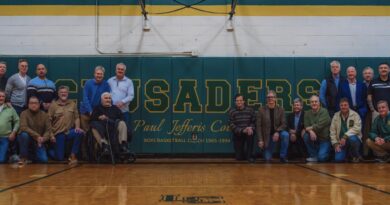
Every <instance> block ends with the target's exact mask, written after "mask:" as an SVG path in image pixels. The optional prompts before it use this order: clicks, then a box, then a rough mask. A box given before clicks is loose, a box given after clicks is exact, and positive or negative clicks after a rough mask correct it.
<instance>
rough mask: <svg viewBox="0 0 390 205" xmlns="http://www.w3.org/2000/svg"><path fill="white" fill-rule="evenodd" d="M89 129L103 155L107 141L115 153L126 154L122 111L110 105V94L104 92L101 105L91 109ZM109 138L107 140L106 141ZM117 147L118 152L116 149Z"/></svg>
mask: <svg viewBox="0 0 390 205" xmlns="http://www.w3.org/2000/svg"><path fill="white" fill-rule="evenodd" d="M91 129H92V134H93V136H94V137H95V139H96V141H97V142H98V144H99V145H100V146H101V148H102V149H103V154H108V151H109V148H108V143H107V140H110V142H111V143H110V144H111V148H113V151H114V152H115V153H118V152H120V153H128V147H127V146H128V144H127V126H126V123H125V122H124V117H123V113H122V111H121V110H120V109H119V108H118V107H117V106H113V105H112V100H111V94H110V93H109V92H104V93H103V94H102V95H101V104H100V105H98V106H96V107H95V108H94V109H93V112H92V115H91ZM108 138H109V139H108ZM116 145H119V150H118V149H117V148H118V146H116Z"/></svg>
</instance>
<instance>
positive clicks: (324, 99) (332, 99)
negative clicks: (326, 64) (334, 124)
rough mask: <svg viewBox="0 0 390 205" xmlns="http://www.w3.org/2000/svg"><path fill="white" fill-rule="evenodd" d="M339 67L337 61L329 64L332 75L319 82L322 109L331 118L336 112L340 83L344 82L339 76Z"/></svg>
mask: <svg viewBox="0 0 390 205" xmlns="http://www.w3.org/2000/svg"><path fill="white" fill-rule="evenodd" d="M340 69H341V65H340V62H338V61H332V62H331V63H330V71H331V73H332V75H331V76H330V77H329V78H326V79H324V80H323V81H322V82H321V87H320V100H321V104H322V105H323V106H324V108H327V109H328V112H329V115H330V116H331V117H333V115H334V113H335V112H336V111H338V105H339V103H338V101H339V99H340V96H339V91H340V84H341V83H340V82H343V81H345V78H344V77H342V76H340Z"/></svg>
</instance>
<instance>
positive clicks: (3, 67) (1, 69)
mask: <svg viewBox="0 0 390 205" xmlns="http://www.w3.org/2000/svg"><path fill="white" fill-rule="evenodd" d="M6 72H7V63H6V62H5V61H0V76H3V75H5V73H6Z"/></svg>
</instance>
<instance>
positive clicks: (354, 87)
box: [340, 66, 367, 119]
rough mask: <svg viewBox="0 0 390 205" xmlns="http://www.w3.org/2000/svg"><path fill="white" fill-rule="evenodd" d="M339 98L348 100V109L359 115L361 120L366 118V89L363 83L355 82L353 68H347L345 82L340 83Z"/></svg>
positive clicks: (354, 69)
mask: <svg viewBox="0 0 390 205" xmlns="http://www.w3.org/2000/svg"><path fill="white" fill-rule="evenodd" d="M340 97H341V98H347V99H348V102H349V105H351V106H350V108H351V109H352V110H354V111H355V112H357V113H359V116H360V118H361V119H364V118H365V117H366V113H367V107H366V105H367V88H366V85H365V84H364V83H362V82H359V81H357V79H356V68H355V67H353V66H349V67H348V68H347V80H346V81H344V82H342V83H341V86H340Z"/></svg>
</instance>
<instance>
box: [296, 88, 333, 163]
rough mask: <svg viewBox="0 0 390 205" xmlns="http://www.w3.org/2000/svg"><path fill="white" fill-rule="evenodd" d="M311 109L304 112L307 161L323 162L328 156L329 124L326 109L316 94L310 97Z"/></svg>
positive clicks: (304, 138)
mask: <svg viewBox="0 0 390 205" xmlns="http://www.w3.org/2000/svg"><path fill="white" fill-rule="evenodd" d="M310 106H311V110H308V111H306V112H305V117H304V125H305V134H304V135H303V140H304V141H305V144H306V148H307V152H308V154H309V157H308V158H307V159H306V161H307V162H317V161H319V162H324V161H327V160H328V158H329V152H330V146H331V144H330V140H329V126H330V117H329V114H328V111H327V110H326V109H325V108H322V107H321V104H320V99H319V97H318V96H316V95H313V96H311V98H310Z"/></svg>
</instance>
